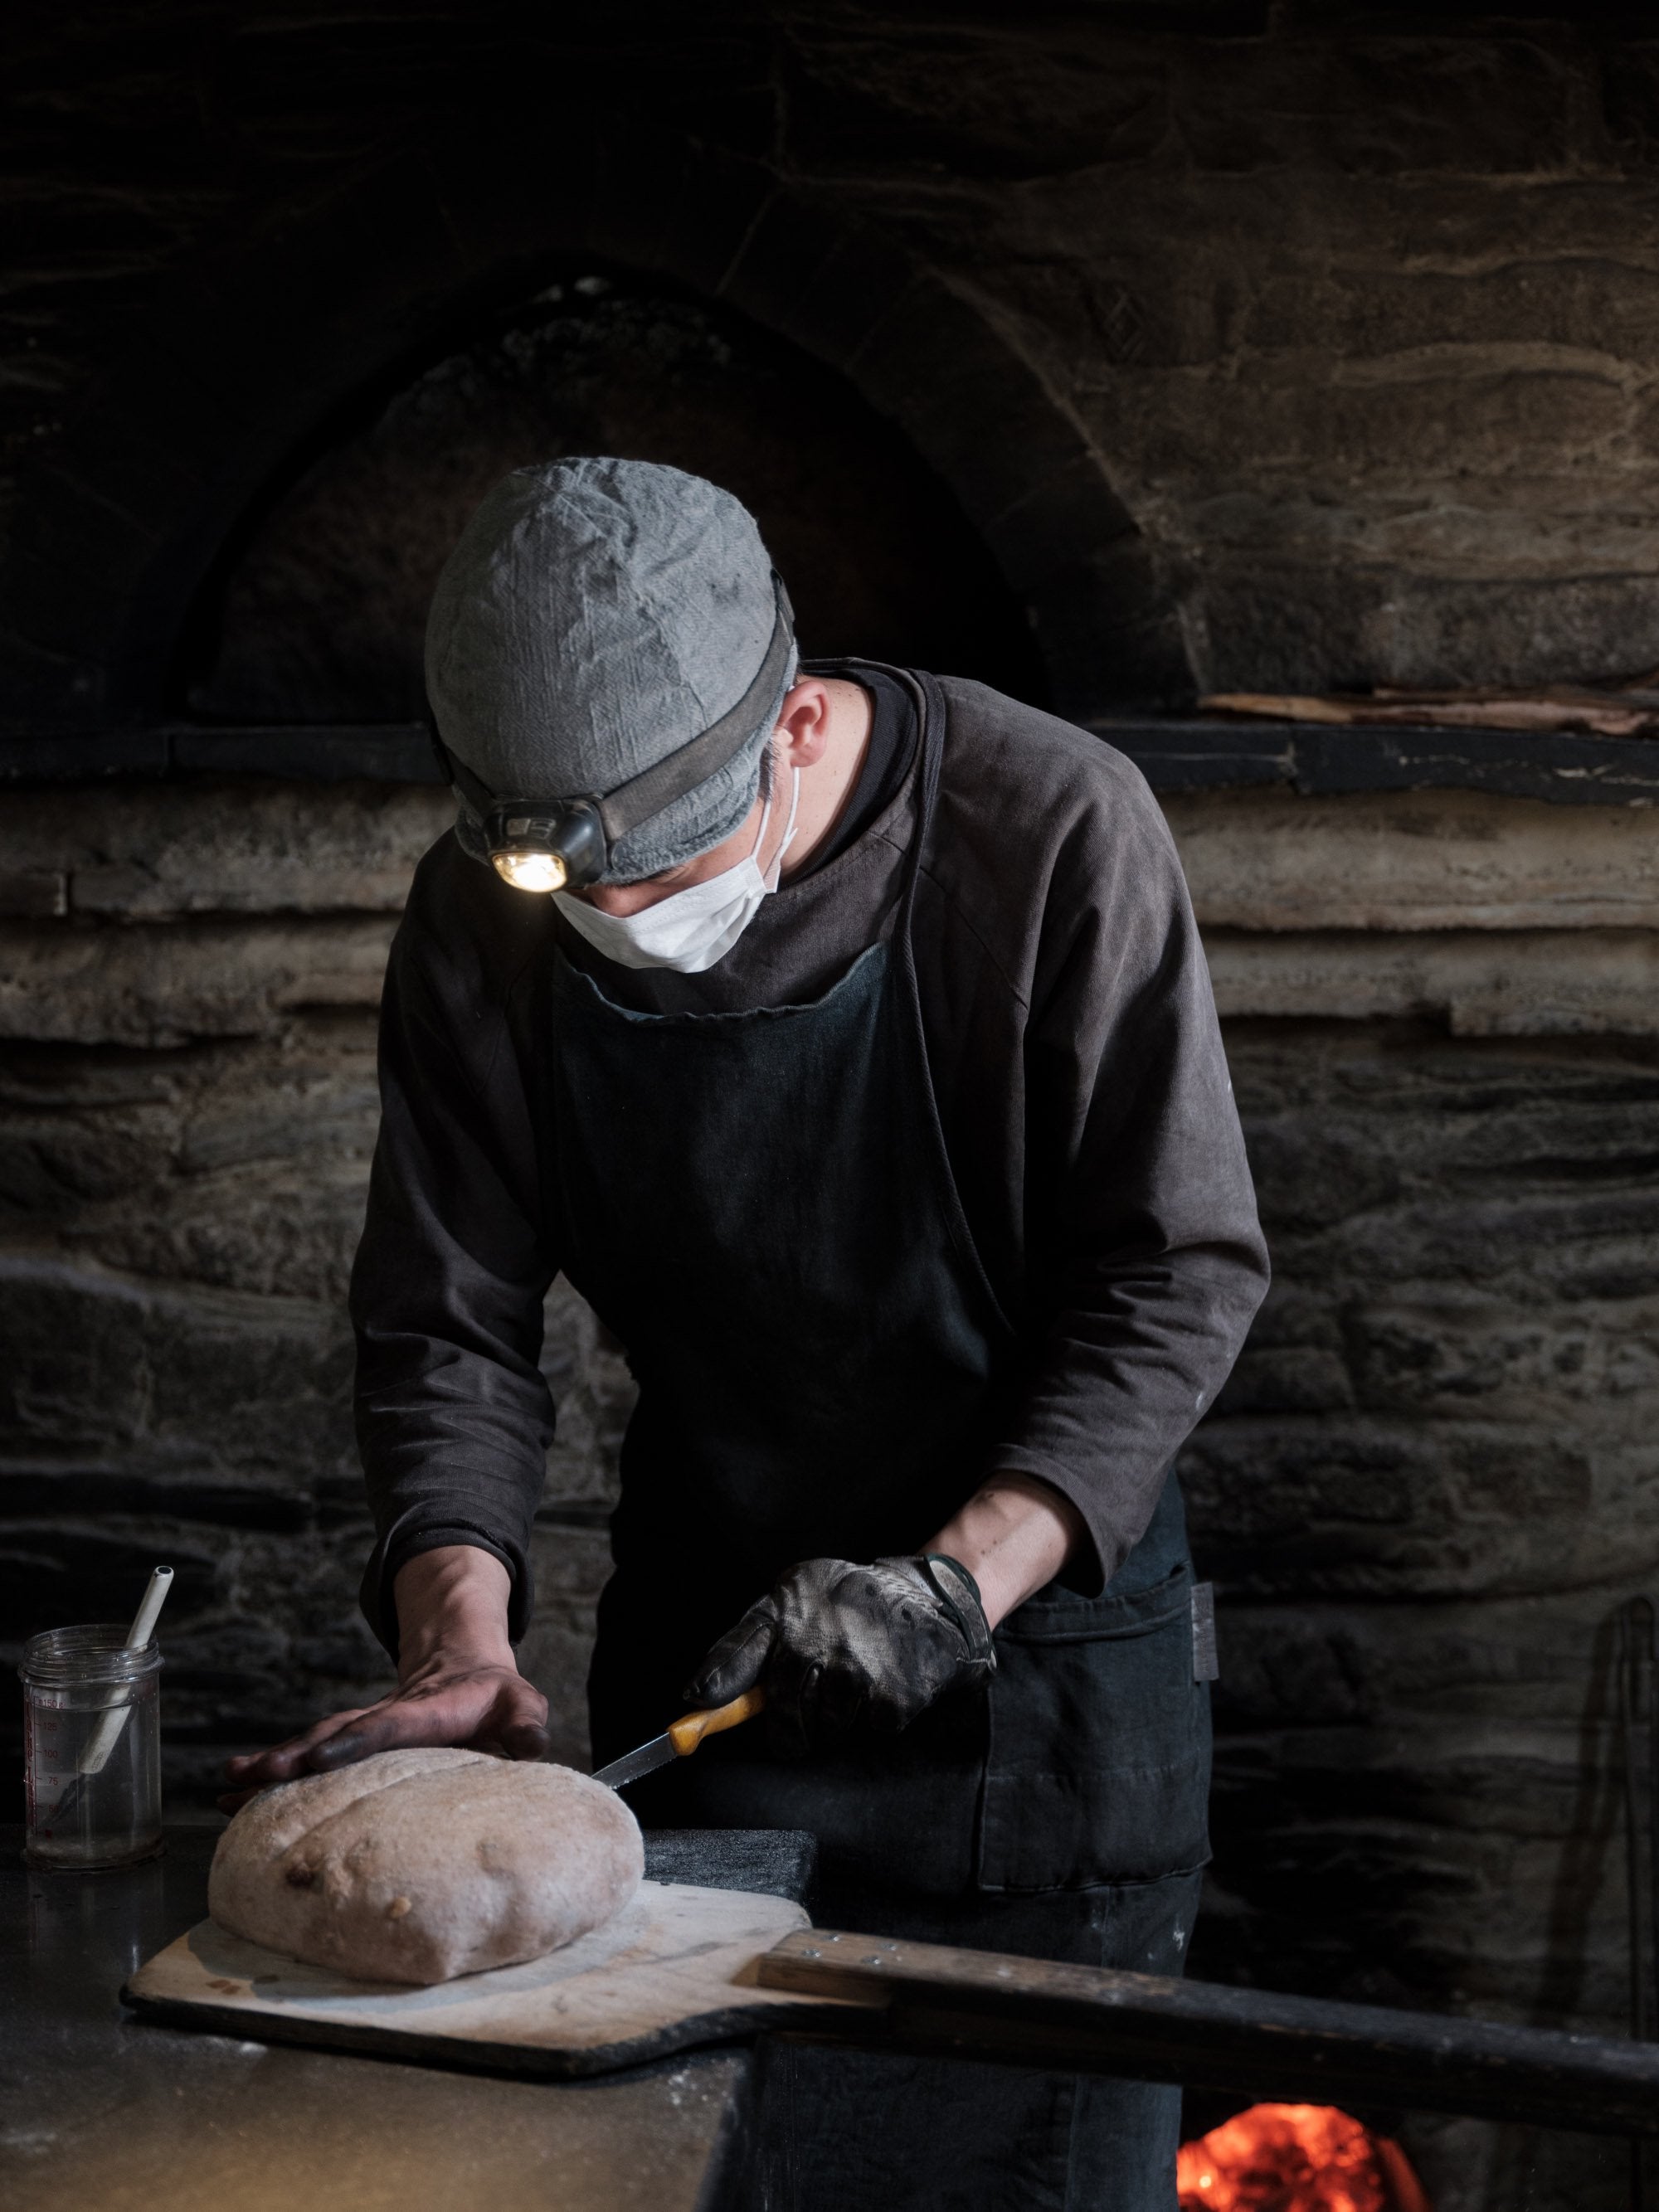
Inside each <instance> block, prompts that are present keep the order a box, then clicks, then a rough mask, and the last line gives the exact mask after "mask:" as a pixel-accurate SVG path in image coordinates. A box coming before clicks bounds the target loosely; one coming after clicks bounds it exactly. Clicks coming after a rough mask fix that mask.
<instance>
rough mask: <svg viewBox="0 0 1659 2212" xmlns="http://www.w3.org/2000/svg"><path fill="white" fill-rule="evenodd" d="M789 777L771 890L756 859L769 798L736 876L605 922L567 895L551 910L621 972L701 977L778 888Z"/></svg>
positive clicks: (730, 872)
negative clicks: (669, 970)
mask: <svg viewBox="0 0 1659 2212" xmlns="http://www.w3.org/2000/svg"><path fill="white" fill-rule="evenodd" d="M793 775H794V783H793V787H792V788H791V791H790V794H789V819H788V821H787V823H785V824H784V832H783V842H782V843H781V845H780V846H779V847H778V849H777V853H776V854H775V857H774V859H773V861H772V866H771V869H770V871H769V873H770V877H771V880H770V881H768V880H767V878H766V877H765V876H763V875H762V873H761V871H760V863H759V860H757V857H756V856H757V854H758V853H759V851H760V848H761V847H762V846H763V844H764V843H765V842H766V825H767V823H768V822H769V820H770V819H771V816H772V801H771V799H770V798H768V799H767V802H766V805H765V806H764V807H763V809H762V811H761V821H760V829H759V832H758V834H757V836H756V839H755V843H754V848H753V850H752V851H751V852H750V854H749V857H748V859H747V860H739V861H738V865H737V866H736V867H735V868H724V869H722V870H721V872H720V874H719V875H717V876H705V877H704V878H703V880H702V882H701V883H700V884H687V885H686V887H685V889H684V890H683V891H671V893H670V894H669V896H667V897H666V898H664V899H659V900H658V901H657V902H656V904H655V905H654V906H647V907H642V908H641V909H640V911H639V913H638V914H604V913H601V911H600V910H599V908H598V907H596V906H589V904H588V903H587V902H586V899H580V898H573V897H572V896H570V894H569V893H568V891H555V893H554V894H553V899H554V903H555V904H556V906H557V908H558V909H559V912H560V913H561V914H562V915H563V916H564V918H565V920H566V921H568V923H569V924H570V927H572V928H573V929H574V931H575V932H576V934H577V935H578V936H579V937H585V938H586V939H587V941H588V943H589V944H590V945H592V946H593V948H594V950H595V951H599V952H603V953H604V955H605V958H606V959H607V960H614V961H615V962H616V963H617V966H618V967H619V968H673V969H678V971H679V973H680V974H681V975H702V972H703V970H704V969H705V968H712V967H713V966H714V963H715V962H716V961H717V960H723V959H724V958H725V957H726V954H727V953H728V952H729V951H731V950H732V946H733V945H735V944H736V943H737V941H738V939H739V938H740V937H741V936H742V935H743V933H744V930H745V929H747V928H748V927H749V925H750V922H751V921H753V920H754V919H755V916H756V915H757V914H758V913H759V911H760V902H761V901H762V900H763V898H764V897H765V896H766V894H767V893H768V891H775V890H776V889H777V887H778V877H779V874H780V873H781V870H782V867H783V856H784V854H786V853H787V851H788V850H789V848H790V846H791V844H792V843H793V841H794V836H795V810H796V808H797V807H798V806H799V804H800V770H799V769H794V770H793Z"/></svg>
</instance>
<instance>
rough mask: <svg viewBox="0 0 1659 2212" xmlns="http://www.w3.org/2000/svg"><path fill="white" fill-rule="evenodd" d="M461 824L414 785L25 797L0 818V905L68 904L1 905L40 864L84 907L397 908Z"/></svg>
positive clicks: (204, 787) (184, 788) (227, 910)
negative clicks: (423, 864) (431, 855)
mask: <svg viewBox="0 0 1659 2212" xmlns="http://www.w3.org/2000/svg"><path fill="white" fill-rule="evenodd" d="M453 819H454V802H453V799H451V798H450V796H449V794H448V793H447V791H441V790H437V789H428V788H422V787H419V786H412V785H406V784H405V785H374V784H348V785H344V786H343V787H338V788H337V789H331V788H330V787H327V786H325V785H320V784H283V783H265V782H259V781H249V782H243V783H234V784H227V783H211V782H206V781H203V782H196V781H191V782H188V783H185V782H173V783H155V784H137V785H130V786H125V787H114V788H111V787H104V788H102V789H100V788H98V787H92V788H90V789H88V788H82V787H72V788H70V789H61V788H60V789H53V788H51V787H47V788H45V789H38V788H37V789H35V790H32V791H25V792H20V793H14V794H12V795H11V796H9V798H8V799H7V802H6V807H5V811H4V813H3V816H0V912H7V913H29V914H39V915H46V914H49V913H62V912H64V910H65V906H64V903H62V902H60V903H58V904H56V905H52V904H39V903H37V904H35V905H33V906H21V907H20V906H9V905H7V904H6V903H5V900H4V891H5V885H6V884H7V883H8V882H14V881H25V880H33V876H34V875H39V874H40V872H41V871H42V870H43V869H44V870H48V871H50V872H51V875H52V876H56V875H62V876H64V877H65V878H68V884H69V889H68V899H67V903H68V906H69V907H70V908H72V909H73V910H74V911H75V912H76V913H77V914H89V915H115V916H123V917H132V918H135V919H137V918H143V919H145V920H156V919H163V918H167V917H169V916H172V915H185V914H283V913H297V914H331V913H350V912H353V911H363V910H368V911H369V912H373V913H380V914H397V913H400V912H401V911H402V908H403V904H404V898H405V897H406V896H407V894H408V890H409V879H410V876H411V875H412V874H413V872H414V869H415V864H416V861H417V860H419V859H420V857H421V854H422V853H423V852H425V851H426V849H427V848H428V846H429V845H431V844H432V843H433V842H435V840H436V839H437V838H438V837H439V836H441V835H442V834H443V832H444V831H445V830H446V829H447V828H448V827H449V825H450V823H452V822H453ZM31 872H33V875H32V874H31ZM41 879H42V880H46V879H47V878H45V877H42V878H41Z"/></svg>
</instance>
